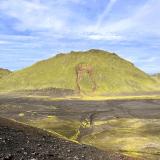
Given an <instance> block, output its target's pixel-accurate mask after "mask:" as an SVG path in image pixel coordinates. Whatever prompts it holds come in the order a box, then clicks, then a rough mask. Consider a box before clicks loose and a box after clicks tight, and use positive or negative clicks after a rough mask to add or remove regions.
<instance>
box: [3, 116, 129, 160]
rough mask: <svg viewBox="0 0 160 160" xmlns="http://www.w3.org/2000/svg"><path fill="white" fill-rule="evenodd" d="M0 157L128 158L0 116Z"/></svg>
mask: <svg viewBox="0 0 160 160" xmlns="http://www.w3.org/2000/svg"><path fill="white" fill-rule="evenodd" d="M0 160H132V158H128V157H125V156H123V155H120V154H118V153H111V152H108V153H107V152H104V151H101V150H99V149H97V148H94V147H91V146H88V145H81V144H78V143H74V142H70V141H67V140H65V139H61V138H57V137H55V136H53V135H51V134H50V133H48V132H45V131H43V130H41V129H36V128H33V127H29V126H26V125H22V124H20V123H17V122H13V121H11V120H7V119H4V118H0Z"/></svg>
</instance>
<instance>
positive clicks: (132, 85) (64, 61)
mask: <svg viewBox="0 0 160 160" xmlns="http://www.w3.org/2000/svg"><path fill="white" fill-rule="evenodd" d="M80 63H85V64H89V65H90V66H92V68H93V77H94V80H95V82H96V84H97V90H96V92H97V93H120V92H136V91H151V90H155V89H157V86H158V84H157V82H156V81H155V80H154V79H153V78H152V77H151V76H149V75H148V74H146V73H144V72H143V71H141V70H139V69H138V68H136V67H135V66H134V65H133V64H132V63H130V62H128V61H126V60H124V59H122V58H120V57H119V56H118V55H116V54H114V53H109V52H106V51H102V50H89V51H86V52H71V53H69V54H58V55H57V56H55V57H52V58H50V59H47V60H44V61H40V62H38V63H36V64H34V65H32V66H31V67H28V68H25V69H23V70H20V71H17V72H15V73H13V74H11V75H9V76H7V77H6V78H2V79H1V80H0V91H7V90H24V89H40V88H51V87H53V88H65V89H73V90H75V89H76V73H75V66H76V65H77V64H80ZM80 85H81V88H82V90H83V91H87V92H88V91H91V87H92V85H91V80H90V78H89V76H88V75H87V74H85V75H84V76H83V78H82V80H81V82H80Z"/></svg>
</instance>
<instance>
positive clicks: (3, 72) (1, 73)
mask: <svg viewBox="0 0 160 160" xmlns="http://www.w3.org/2000/svg"><path fill="white" fill-rule="evenodd" d="M10 73H11V71H9V70H8V69H3V68H0V79H1V78H2V77H4V76H6V75H8V74H10Z"/></svg>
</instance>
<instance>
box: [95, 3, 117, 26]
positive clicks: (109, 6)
mask: <svg viewBox="0 0 160 160" xmlns="http://www.w3.org/2000/svg"><path fill="white" fill-rule="evenodd" d="M116 2H117V0H110V1H109V3H108V4H107V6H106V8H105V10H104V11H103V13H102V14H101V15H100V16H99V18H98V21H97V24H96V25H97V27H99V26H100V25H101V24H102V23H103V21H104V20H105V17H106V16H107V15H108V14H109V12H110V11H111V10H112V8H113V6H114V4H115V3H116Z"/></svg>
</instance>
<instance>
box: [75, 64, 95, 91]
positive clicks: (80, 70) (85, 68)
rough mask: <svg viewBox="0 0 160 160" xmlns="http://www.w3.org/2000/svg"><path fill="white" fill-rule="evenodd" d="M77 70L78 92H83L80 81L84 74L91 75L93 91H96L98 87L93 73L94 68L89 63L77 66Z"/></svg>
mask: <svg viewBox="0 0 160 160" xmlns="http://www.w3.org/2000/svg"><path fill="white" fill-rule="evenodd" d="M75 70H76V85H77V89H78V92H81V87H80V81H81V79H82V78H83V76H84V73H87V74H88V75H89V78H90V80H91V83H92V90H93V91H95V90H96V88H97V85H96V82H95V80H94V78H93V73H94V69H93V67H92V66H91V65H90V64H87V63H80V64H78V65H76V66H75Z"/></svg>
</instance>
